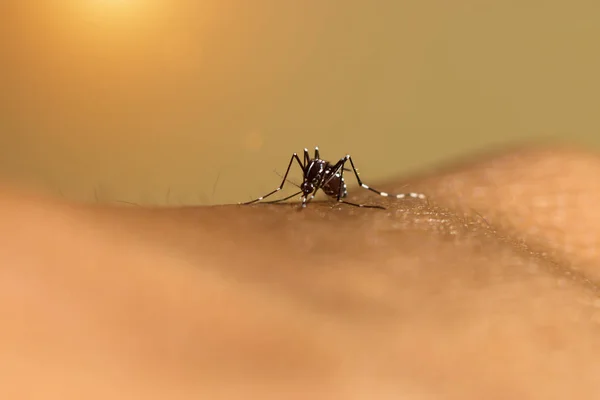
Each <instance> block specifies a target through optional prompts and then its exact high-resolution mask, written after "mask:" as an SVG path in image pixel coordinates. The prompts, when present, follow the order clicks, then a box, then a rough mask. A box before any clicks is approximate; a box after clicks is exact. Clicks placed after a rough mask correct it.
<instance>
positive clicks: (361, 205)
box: [338, 200, 385, 210]
mask: <svg viewBox="0 0 600 400" xmlns="http://www.w3.org/2000/svg"><path fill="white" fill-rule="evenodd" d="M338 202H340V203H342V204H348V205H349V206H354V207H360V208H377V209H379V210H385V207H383V206H369V205H365V204H357V203H350V202H349V201H346V200H338Z"/></svg>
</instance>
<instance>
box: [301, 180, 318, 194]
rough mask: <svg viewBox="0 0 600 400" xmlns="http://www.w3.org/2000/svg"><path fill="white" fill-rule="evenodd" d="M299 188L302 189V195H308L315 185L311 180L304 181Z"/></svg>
mask: <svg viewBox="0 0 600 400" xmlns="http://www.w3.org/2000/svg"><path fill="white" fill-rule="evenodd" d="M300 190H302V193H303V194H304V196H308V195H310V194H311V193H312V192H313V191H314V190H315V185H314V184H313V183H312V182H309V181H304V182H302V185H300Z"/></svg>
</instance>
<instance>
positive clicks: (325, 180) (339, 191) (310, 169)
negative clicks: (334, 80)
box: [240, 147, 425, 209]
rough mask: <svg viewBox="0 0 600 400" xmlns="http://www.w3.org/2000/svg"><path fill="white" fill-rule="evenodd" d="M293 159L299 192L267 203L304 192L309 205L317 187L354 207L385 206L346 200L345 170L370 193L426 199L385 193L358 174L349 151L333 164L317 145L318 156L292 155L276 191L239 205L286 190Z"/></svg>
mask: <svg viewBox="0 0 600 400" xmlns="http://www.w3.org/2000/svg"><path fill="white" fill-rule="evenodd" d="M294 160H295V161H296V162H297V164H298V165H299V166H300V168H301V169H302V179H303V182H302V184H301V185H300V186H299V187H298V188H299V189H300V191H299V192H296V193H294V194H292V195H291V196H287V197H285V198H283V199H278V200H273V201H267V202H265V203H279V202H281V201H285V200H288V199H291V198H292V197H294V196H297V195H300V194H301V195H302V197H301V199H302V207H303V208H304V207H306V205H307V204H308V203H309V202H310V201H311V200H312V199H314V198H315V195H316V193H317V191H318V190H322V191H323V192H325V194H326V195H327V196H329V197H332V198H335V199H336V200H337V201H338V202H340V203H344V204H349V205H351V206H355V207H364V208H380V209H385V207H382V206H371V205H364V204H357V203H351V202H349V201H345V200H344V198H346V196H348V189H347V187H346V181H345V180H344V171H353V172H354V176H355V177H356V180H357V182H358V184H359V186H360V187H362V188H364V189H367V190H370V191H371V192H374V193H377V194H378V195H380V196H383V197H395V198H397V199H404V198H407V197H411V198H415V199H425V195H424V194H421V193H401V194H391V193H387V192H382V191H379V190H377V189H374V188H372V187H370V186H368V185H366V184H364V183H363V182H362V181H361V179H360V177H359V174H358V171H357V169H356V167H355V166H354V162H353V161H352V157H351V156H350V155H349V154H348V155H346V156H345V157H343V158H342V159H340V160H339V161H338V162H337V163H335V164H331V163H330V162H329V161H326V160H323V159H322V158H321V156H320V154H319V148H318V147H315V156H314V157H313V158H310V156H309V154H308V149H304V158H303V160H302V161H300V158H299V157H298V154H297V153H294V154H292V157H291V158H290V162H289V164H288V167H287V170H286V171H285V174H284V175H283V180H282V181H281V184H280V185H279V187H278V188H277V189H275V190H273V191H272V192H270V193H267V194H265V195H264V196H261V197H259V198H257V199H254V200H251V201H248V202H245V203H240V204H244V205H245V204H252V203H256V202H259V201H262V200H264V199H266V198H267V197H269V196H271V195H273V194H275V193H277V192H279V191H280V190H281V189H283V186H284V185H285V182H286V181H287V176H288V174H289V172H290V168H291V167H292V164H293V163H294ZM348 161H350V166H351V167H352V169H348V168H346V167H345V166H346V163H347V162H348Z"/></svg>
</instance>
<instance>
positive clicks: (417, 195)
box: [344, 154, 425, 199]
mask: <svg viewBox="0 0 600 400" xmlns="http://www.w3.org/2000/svg"><path fill="white" fill-rule="evenodd" d="M344 159H346V160H349V161H350V165H351V166H352V170H353V171H354V175H355V176H356V180H357V182H358V184H359V185H360V186H361V187H362V188H364V189H367V190H370V191H371V192H374V193H377V194H378V195H380V196H383V197H395V198H397V199H404V198H407V197H412V198H414V199H425V195H424V194H421V193H414V192H410V193H400V194H391V193H387V192H382V191H379V190H377V189H374V188H372V187H370V186H368V185H365V184H364V183H363V182H362V181H361V180H360V176H358V171H357V170H356V167H355V166H354V162H353V161H352V157H350V155H349V154H348V155H347V156H346V157H344Z"/></svg>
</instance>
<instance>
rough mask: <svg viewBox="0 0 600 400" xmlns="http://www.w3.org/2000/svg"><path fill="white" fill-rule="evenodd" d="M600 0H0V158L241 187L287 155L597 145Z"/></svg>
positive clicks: (94, 179)
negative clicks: (555, 142)
mask: <svg viewBox="0 0 600 400" xmlns="http://www.w3.org/2000/svg"><path fill="white" fill-rule="evenodd" d="M599 38H600V2H597V1H590V0H572V1H568V2H567V1H558V0H520V1H482V0H455V1H447V0H426V1H404V0H397V1H393V0H390V1H384V0H379V1H359V0H349V1H335V2H334V1H329V2H327V1H321V0H305V1H291V0H290V1H281V0H253V1H243V0H237V1H227V0H197V1H194V0H188V1H186V0H44V1H23V0H6V1H4V2H3V3H2V5H0V46H1V53H0V54H1V55H0V57H2V59H1V60H0V61H1V62H2V74H1V75H2V76H0V85H1V86H0V88H1V92H0V102H1V108H0V113H1V114H0V174H1V175H2V179H3V180H9V181H12V182H16V183H19V184H22V185H28V186H31V187H35V188H38V189H41V190H44V191H49V192H52V193H55V194H60V195H63V196H64V197H67V198H71V199H77V200H83V201H101V202H112V201H115V200H122V201H129V202H135V203H139V204H170V205H177V204H214V203H232V202H237V201H245V200H248V199H249V198H250V197H256V196H259V195H262V194H263V193H265V192H266V191H269V190H271V189H273V188H275V187H276V186H277V185H278V184H279V182H280V179H281V178H279V177H278V176H277V175H276V174H274V173H273V170H274V169H277V171H278V172H279V173H283V172H284V170H285V167H286V166H287V162H288V160H289V157H290V155H291V153H292V152H294V151H297V152H300V151H302V149H303V148H304V147H309V148H313V147H314V146H315V145H319V146H320V148H321V153H322V155H323V156H324V158H326V159H330V160H331V161H335V160H337V159H339V158H340V157H342V156H344V155H345V154H346V153H350V154H352V155H353V158H354V159H355V161H356V162H357V167H358V168H360V170H361V172H362V176H363V178H364V179H365V181H367V182H370V183H372V182H377V181H379V180H382V179H384V178H386V177H391V176H399V175H403V174H409V173H411V172H416V171H420V170H425V169H427V168H429V167H431V166H433V165H439V164H440V163H443V162H447V161H451V160H454V159H458V158H460V157H462V156H464V155H467V154H471V153H473V152H477V151H479V150H481V149H494V148H497V147H500V146H502V145H504V144H507V143H514V142H519V141H523V140H526V141H531V140H537V139H541V138H558V139H562V140H566V141H568V142H575V143H583V144H584V145H589V146H598V145H600V118H599V116H598V114H599V112H598V111H599V110H600V72H599V71H600V51H599V46H598V40H599Z"/></svg>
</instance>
